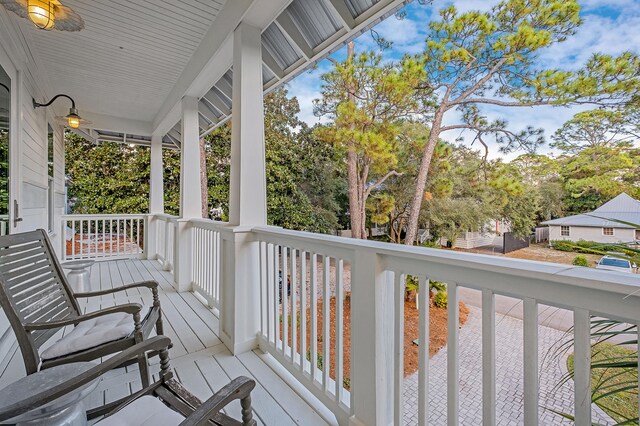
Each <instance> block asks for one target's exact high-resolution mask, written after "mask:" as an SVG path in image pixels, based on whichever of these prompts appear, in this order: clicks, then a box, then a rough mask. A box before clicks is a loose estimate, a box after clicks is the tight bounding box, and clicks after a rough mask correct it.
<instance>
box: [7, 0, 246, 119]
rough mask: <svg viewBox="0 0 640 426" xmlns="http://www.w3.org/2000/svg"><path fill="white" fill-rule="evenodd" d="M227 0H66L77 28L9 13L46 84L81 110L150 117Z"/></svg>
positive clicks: (138, 117)
mask: <svg viewBox="0 0 640 426" xmlns="http://www.w3.org/2000/svg"><path fill="white" fill-rule="evenodd" d="M230 1H233V0H230ZM225 2H226V0H181V1H173V0H109V1H98V0H90V1H89V0H64V4H65V5H67V6H69V7H71V8H73V9H74V10H75V11H76V12H78V13H79V14H80V16H82V18H83V19H84V21H85V29H84V30H82V31H79V32H62V31H41V30H38V29H36V28H35V26H33V25H32V24H30V23H29V22H28V21H27V20H25V19H20V18H17V17H15V19H17V20H19V21H20V29H21V31H22V32H23V34H24V35H25V38H26V39H27V40H28V41H29V43H28V44H29V47H30V49H31V50H32V52H31V53H32V54H33V56H34V57H35V58H36V60H37V61H38V63H39V65H40V67H41V70H42V71H43V73H44V74H46V78H47V79H48V83H49V84H48V87H49V88H50V90H52V91H55V92H56V93H67V94H69V95H70V96H72V97H73V98H74V99H75V100H76V104H77V105H78V108H80V111H81V112H82V109H83V108H85V109H90V110H91V111H92V112H94V113H98V114H105V115H112V116H113V115H115V116H120V117H131V118H135V119H136V120H142V121H151V120H152V119H153V118H154V116H155V114H156V113H157V112H158V108H159V106H160V105H161V104H162V102H163V101H164V99H165V98H166V96H167V94H168V93H169V91H170V90H171V88H172V87H173V86H174V84H175V82H176V80H177V79H178V77H179V76H180V74H181V73H182V71H183V69H184V67H185V65H186V64H187V62H188V61H189V58H191V55H192V54H193V52H194V51H195V50H196V48H197V47H198V45H199V43H200V41H201V40H202V38H203V36H204V34H205V33H206V32H207V30H208V29H209V27H210V26H211V25H212V24H213V23H214V21H215V18H216V16H217V14H218V12H219V11H220V9H221V8H222V7H223V6H224V3H225ZM52 94H55V93H51V94H50V95H52Z"/></svg>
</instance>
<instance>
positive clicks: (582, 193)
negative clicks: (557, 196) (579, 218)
mask: <svg viewBox="0 0 640 426" xmlns="http://www.w3.org/2000/svg"><path fill="white" fill-rule="evenodd" d="M561 161H562V163H561V164H562V166H561V173H562V176H563V178H564V185H565V191H566V197H565V201H564V202H565V206H566V209H567V211H568V212H569V213H573V214H576V213H585V212H589V211H592V210H594V209H595V208H597V207H599V206H601V205H602V204H603V203H605V202H607V201H609V200H610V199H612V198H613V197H615V196H617V195H619V194H620V193H622V192H627V193H628V194H629V195H630V196H632V197H634V198H640V150H638V149H627V148H624V147H604V146H597V147H590V148H586V149H583V150H582V151H580V152H578V153H577V154H576V155H573V156H567V157H565V158H562V159H561Z"/></svg>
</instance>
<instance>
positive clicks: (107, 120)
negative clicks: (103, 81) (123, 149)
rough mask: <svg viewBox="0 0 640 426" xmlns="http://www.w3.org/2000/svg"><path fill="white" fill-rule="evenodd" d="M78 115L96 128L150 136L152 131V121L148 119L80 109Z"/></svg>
mask: <svg viewBox="0 0 640 426" xmlns="http://www.w3.org/2000/svg"><path fill="white" fill-rule="evenodd" d="M80 115H81V116H82V118H84V119H86V120H88V121H90V122H91V124H90V125H89V127H91V128H92V129H96V130H106V131H108V132H118V133H129V134H132V135H138V136H150V135H151V134H152V133H153V126H152V123H151V122H148V121H140V120H132V119H130V118H123V117H116V116H113V115H105V114H98V113H95V112H91V111H84V110H80Z"/></svg>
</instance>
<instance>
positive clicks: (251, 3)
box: [153, 0, 291, 134]
mask: <svg viewBox="0 0 640 426" xmlns="http://www.w3.org/2000/svg"><path fill="white" fill-rule="evenodd" d="M289 3H291V0H269V1H268V2H265V1H260V0H233V1H227V2H226V3H225V5H224V6H223V7H222V10H220V13H219V14H218V16H217V17H216V19H215V22H214V23H213V25H211V27H210V28H209V30H208V31H207V33H206V34H205V35H204V37H203V38H202V41H201V42H200V45H198V48H197V49H196V51H195V52H194V54H193V55H192V56H191V59H190V60H189V62H188V63H187V65H186V66H185V68H184V71H183V72H182V74H181V75H180V77H179V78H178V81H177V82H176V84H175V86H174V87H173V89H172V90H171V92H170V93H169V95H168V96H167V98H166V99H165V101H164V102H163V104H162V107H161V108H160V110H159V111H158V114H157V115H156V117H155V119H154V120H153V129H154V131H157V132H158V133H162V134H164V133H166V132H167V131H168V130H169V129H170V128H171V126H173V124H175V123H176V122H177V121H178V120H179V119H180V99H182V97H183V96H185V95H186V96H194V97H201V96H202V95H203V94H204V93H206V92H207V91H208V90H209V89H210V88H211V87H212V86H213V85H214V83H215V82H216V81H218V79H219V78H220V77H222V75H223V74H224V73H225V72H227V70H228V69H229V67H230V66H231V63H232V62H233V39H232V37H230V36H229V35H230V34H233V31H234V29H235V28H236V27H237V26H238V25H239V24H240V22H245V23H248V24H250V25H252V26H255V27H258V28H260V29H261V30H262V29H264V28H266V27H267V26H268V25H269V24H270V23H271V22H273V20H274V19H275V18H276V16H278V15H279V14H280V13H281V12H282V11H283V10H284V8H286V7H287V6H288V5H289Z"/></svg>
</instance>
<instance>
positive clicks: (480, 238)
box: [440, 220, 511, 249]
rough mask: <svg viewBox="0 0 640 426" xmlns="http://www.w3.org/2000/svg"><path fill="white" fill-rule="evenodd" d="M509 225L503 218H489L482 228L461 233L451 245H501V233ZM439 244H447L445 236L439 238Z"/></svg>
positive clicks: (474, 246) (468, 247) (507, 228)
mask: <svg viewBox="0 0 640 426" xmlns="http://www.w3.org/2000/svg"><path fill="white" fill-rule="evenodd" d="M510 231H511V226H509V223H508V222H507V221H504V220H490V221H489V222H487V224H486V226H485V227H484V229H482V230H481V231H475V232H474V231H468V232H465V233H464V234H462V236H460V237H458V238H456V240H455V241H454V242H453V244H452V247H454V248H462V249H472V248H476V247H483V246H493V245H496V246H501V245H502V235H503V234H504V233H505V232H510ZM440 244H441V245H443V246H447V245H448V240H447V239H446V238H441V239H440Z"/></svg>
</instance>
